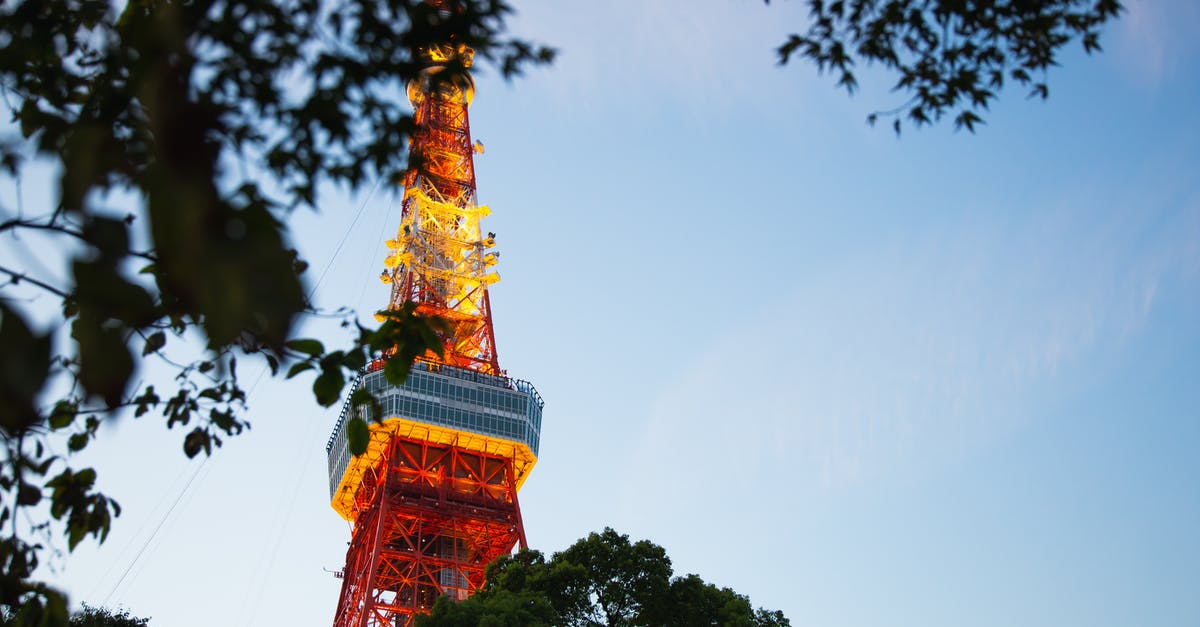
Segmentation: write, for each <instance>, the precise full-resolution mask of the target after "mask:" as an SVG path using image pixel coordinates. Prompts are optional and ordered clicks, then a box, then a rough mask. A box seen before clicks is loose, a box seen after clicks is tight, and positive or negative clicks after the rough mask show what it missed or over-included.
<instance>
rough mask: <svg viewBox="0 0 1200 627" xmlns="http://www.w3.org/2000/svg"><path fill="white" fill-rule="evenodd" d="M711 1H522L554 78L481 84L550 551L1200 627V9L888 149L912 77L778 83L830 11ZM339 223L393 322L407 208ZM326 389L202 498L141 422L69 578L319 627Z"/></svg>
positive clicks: (274, 392)
mask: <svg viewBox="0 0 1200 627" xmlns="http://www.w3.org/2000/svg"><path fill="white" fill-rule="evenodd" d="M700 4H701V6H694V5H693V4H686V5H684V4H683V3H667V2H641V3H635V2H632V1H624V0H622V1H614V2H605V3H570V5H569V6H566V5H565V4H564V3H561V2H560V3H555V2H528V3H526V2H521V3H518V9H519V10H520V15H519V16H518V17H517V19H516V20H515V21H514V23H513V27H514V29H515V31H516V32H517V33H519V34H522V35H527V36H532V37H536V38H538V39H541V40H544V41H547V42H549V43H551V44H553V45H556V46H557V47H559V48H560V50H561V55H560V57H559V59H558V60H557V61H556V63H555V64H554V66H553V67H552V68H550V69H548V70H544V71H537V72H534V73H532V74H530V75H529V76H527V77H525V78H523V79H520V80H517V81H515V82H513V83H505V82H504V81H502V80H500V79H498V78H497V77H496V76H495V74H494V72H492V73H486V70H485V73H484V74H482V75H481V76H479V77H478V83H479V85H478V89H477V96H476V100H475V104H474V106H473V108H472V110H471V113H472V127H473V131H474V134H475V137H476V138H478V139H480V140H481V141H482V142H483V143H484V144H485V145H486V147H487V150H486V153H485V154H484V155H483V156H481V157H479V158H478V159H477V172H478V182H479V196H480V199H481V201H482V202H484V203H485V204H488V205H490V206H491V208H492V211H493V213H492V215H491V216H490V217H489V218H487V219H486V221H485V228H486V229H487V230H489V231H495V232H496V233H497V235H498V237H497V240H498V248H499V250H501V251H502V257H501V263H500V266H499V271H500V273H501V275H502V277H503V280H502V281H501V282H500V283H499V284H497V285H496V286H495V287H494V288H493V290H492V302H493V307H494V309H495V327H496V334H497V342H498V348H499V355H500V361H501V365H502V366H503V367H505V368H506V369H508V371H509V373H510V374H512V375H513V376H517V377H519V378H524V379H528V380H530V381H532V382H534V383H535V384H536V385H537V386H538V388H539V390H540V392H541V394H542V396H543V397H545V398H546V400H547V405H546V413H545V419H544V427H543V439H542V446H541V453H542V456H541V458H540V462H539V465H538V467H537V468H536V469H535V470H534V472H533V474H532V475H531V477H530V479H529V481H528V482H527V483H526V486H525V488H524V490H523V491H522V494H521V498H522V507H523V512H524V519H525V522H526V529H527V533H528V536H529V538H530V541H531V543H532V544H533V546H534V547H535V548H540V549H542V550H544V551H547V552H551V551H554V550H558V549H562V548H564V547H566V546H568V545H569V544H570V543H571V542H573V541H574V540H575V539H577V538H579V537H581V536H583V535H585V534H586V533H588V532H589V531H593V530H598V529H600V528H603V527H604V526H606V525H610V526H613V527H615V528H617V529H618V530H620V531H622V532H625V533H628V534H630V535H632V536H634V537H636V538H648V539H650V540H653V541H655V542H657V543H659V544H662V545H663V546H665V547H666V548H667V550H668V552H669V554H670V555H671V557H672V559H673V561H674V564H675V568H676V572H677V573H678V574H684V573H689V572H695V573H698V574H699V575H701V576H702V577H704V578H705V579H706V580H709V581H712V582H714V583H717V584H720V585H726V586H731V587H733V588H734V589H736V590H737V591H739V592H741V593H744V594H747V595H749V596H750V597H751V600H752V601H753V602H754V603H755V604H757V605H762V606H765V607H768V608H777V609H781V610H783V611H784V612H785V613H786V614H787V615H788V616H789V617H790V618H791V620H792V623H793V624H794V625H821V626H842V625H844V626H874V625H914V626H922V627H924V626H958V625H964V624H967V625H1015V624H1020V625H1044V626H1064V625H1078V626H1088V627H1092V626H1102V625H1114V626H1116V625H1155V626H1164V627H1165V626H1194V625H1197V624H1200V595H1197V594H1196V582H1197V581H1200V479H1198V477H1200V457H1198V456H1197V455H1196V453H1195V451H1196V450H1197V445H1200V409H1197V408H1198V407H1200V374H1197V373H1200V177H1197V174H1196V173H1197V172H1200V122H1198V121H1197V120H1196V117H1195V111H1197V110H1200V87H1198V86H1197V82H1196V80H1195V78H1196V77H1197V76H1200V48H1198V46H1197V44H1196V43H1195V40H1194V37H1193V34H1194V32H1195V29H1196V27H1197V26H1200V8H1197V7H1196V5H1194V4H1193V3H1191V2H1189V1H1187V0H1174V1H1165V2H1150V1H1149V0H1130V1H1129V2H1128V5H1129V7H1128V8H1129V12H1128V13H1127V14H1126V16H1125V17H1124V18H1123V19H1122V20H1121V21H1120V22H1119V23H1117V24H1115V25H1113V26H1112V27H1111V28H1109V29H1108V30H1107V31H1106V32H1105V35H1104V38H1103V40H1102V43H1103V44H1104V46H1105V52H1104V53H1103V54H1102V55H1099V56H1094V57H1090V58H1089V57H1085V56H1083V55H1082V54H1081V53H1079V52H1078V51H1075V50H1071V51H1069V52H1067V53H1066V54H1064V55H1063V58H1062V59H1061V61H1062V67H1061V68H1059V69H1056V70H1055V71H1053V72H1051V74H1050V77H1049V78H1050V90H1051V92H1050V93H1051V97H1050V99H1049V100H1048V101H1046V102H1041V101H1033V100H1026V99H1025V98H1024V94H1022V93H1020V92H1018V91H1013V92H1009V93H1005V94H1004V95H1003V96H1002V100H1001V101H999V102H997V103H996V104H995V106H994V107H993V109H992V111H991V112H990V114H989V115H988V116H987V121H988V124H987V125H986V126H983V127H981V128H980V129H979V132H978V133H977V134H975V135H970V134H967V133H955V132H953V131H952V129H950V128H949V127H948V126H947V127H946V128H932V129H924V130H920V131H917V130H915V129H908V130H906V131H905V133H904V135H903V136H902V137H901V138H900V139H897V138H895V137H894V136H893V135H892V134H891V132H890V131H888V130H885V129H883V128H879V129H872V128H870V127H867V126H866V125H865V124H864V118H865V117H866V115H867V114H868V113H870V112H871V111H872V110H874V109H879V108H890V107H891V106H893V105H894V104H895V102H894V99H895V96H894V95H892V94H890V93H889V92H888V91H887V87H888V84H889V83H888V82H887V80H886V77H882V76H880V75H877V74H874V73H872V72H870V71H868V72H865V73H864V74H863V75H862V76H861V77H860V81H861V83H862V87H863V89H862V91H861V92H860V93H858V94H856V95H855V96H854V97H852V98H847V97H846V95H845V94H844V93H842V92H840V91H837V90H835V89H834V87H833V85H832V82H833V81H832V80H830V79H829V78H828V77H820V76H817V74H816V72H815V70H814V69H813V68H812V67H810V66H808V65H805V64H803V63H796V64H794V65H792V66H789V67H786V68H780V67H778V66H776V65H775V63H774V57H773V54H772V49H773V47H774V46H775V45H776V44H777V43H778V42H779V41H781V40H782V39H783V37H784V36H785V35H786V34H787V33H789V32H792V31H795V30H799V29H801V28H802V27H803V24H804V11H803V8H804V7H803V4H802V3H800V2H797V1H792V2H777V3H772V5H771V6H769V7H764V6H763V5H762V4H761V3H758V2H754V1H751V0H737V1H733V0H727V1H714V2H708V3H700ZM323 205H324V206H323V209H322V211H321V212H320V213H319V214H302V215H297V216H296V217H295V220H294V228H295V236H296V242H297V244H298V246H300V248H301V250H302V251H303V252H304V254H305V255H306V256H307V257H308V259H309V260H310V261H311V262H312V264H313V270H312V279H313V280H314V281H315V280H316V279H317V277H319V276H322V274H324V277H325V278H324V280H323V281H321V283H320V284H319V285H318V286H317V299H318V301H319V302H320V303H322V304H323V305H325V306H329V307H336V306H343V305H347V306H352V307H355V308H357V309H358V310H359V311H360V312H363V313H364V314H366V313H367V312H370V311H373V310H374V309H375V308H377V307H379V306H382V304H383V303H384V301H385V299H386V291H385V288H384V287H383V286H381V285H380V284H379V283H378V281H377V280H376V279H375V277H376V276H377V275H378V273H379V269H380V267H381V264H382V259H383V255H384V248H383V246H382V241H383V239H385V238H386V237H390V236H391V232H392V231H394V229H395V228H396V224H397V223H398V221H399V204H398V202H397V199H396V196H395V194H394V193H392V192H391V191H389V190H384V189H377V190H375V191H374V192H373V193H369V194H368V193H366V192H365V191H364V193H363V194H361V195H358V196H354V197H348V196H345V195H343V194H339V193H337V192H335V191H333V190H330V191H329V193H328V194H327V195H326V197H325V200H324V203H323ZM343 234H346V239H345V244H344V245H342V246H341V247H340V249H339V247H338V244H339V241H341V239H342V236H343ZM335 250H339V251H340V252H339V253H338V254H337V255H336V257H335V256H334V251H335ZM312 330H313V333H317V334H320V335H322V336H323V337H328V338H336V337H337V331H336V329H326V328H324V327H320V326H314V327H313V328H312ZM247 370H249V371H250V374H249V376H250V378H251V380H253V377H254V376H256V371H255V370H253V369H247ZM303 385H304V384H299V386H303ZM299 386H297V385H296V384H283V383H278V382H274V381H270V380H268V379H263V380H262V382H261V383H259V384H257V385H256V386H255V387H254V391H253V393H252V394H251V398H250V402H251V409H250V414H249V418H250V420H251V421H252V423H253V430H252V431H251V432H250V433H249V434H247V435H245V436H244V437H240V438H237V439H235V440H234V441H233V442H230V443H229V444H228V445H227V446H225V447H224V448H223V449H222V450H221V451H220V452H219V453H218V454H217V455H216V456H215V457H214V458H213V459H212V460H211V461H208V462H206V463H204V464H203V466H199V467H198V468H199V470H198V472H197V466H196V465H195V463H189V462H187V461H185V460H183V459H182V455H180V454H179V453H178V448H177V447H178V440H179V437H180V434H178V433H169V432H165V431H164V430H163V429H162V428H161V423H155V422H154V421H149V420H142V421H137V422H135V421H132V420H123V421H121V422H120V423H119V424H116V425H114V426H113V427H112V429H111V430H110V431H109V433H110V434H111V435H112V436H113V437H110V438H108V441H107V443H100V444H98V445H97V446H96V450H95V451H94V452H92V453H90V455H91V460H92V461H94V462H95V463H96V465H97V466H98V468H99V469H100V472H101V478H102V480H103V481H104V483H105V485H106V487H108V488H109V490H110V491H111V493H112V494H113V495H114V496H116V497H117V498H118V500H119V501H120V502H121V503H122V505H123V506H124V507H125V512H124V514H123V515H122V516H121V518H120V521H119V524H118V526H117V527H116V528H114V531H113V534H112V536H111V538H110V540H109V542H108V543H106V544H105V545H104V546H103V547H102V548H100V549H94V548H92V547H90V546H89V547H84V548H80V549H78V550H77V551H76V553H75V555H73V556H71V558H70V559H69V560H65V561H64V560H57V561H56V564H55V568H56V574H55V575H54V578H55V580H56V581H57V582H58V583H60V584H61V585H64V586H66V587H67V588H68V589H69V590H70V591H71V593H72V595H73V598H74V599H75V600H86V601H89V602H91V603H107V604H109V605H115V604H122V605H125V606H127V607H129V608H130V609H132V610H133V611H134V613H135V614H138V615H143V616H152V617H153V618H154V621H153V623H152V624H155V625H164V626H167V625H169V626H171V627H189V626H200V625H206V626H207V625H214V624H230V625H275V624H280V625H282V624H288V625H313V626H318V625H326V624H328V623H329V622H330V619H331V616H332V613H333V610H334V607H335V605H336V602H337V594H338V585H339V581H338V580H336V579H334V578H333V577H332V576H331V575H330V574H328V573H327V572H325V571H324V570H323V569H330V570H332V569H337V568H340V567H341V565H342V560H343V556H344V551H345V548H346V544H345V543H346V541H347V540H348V539H349V530H348V528H347V526H346V524H345V523H344V522H342V521H341V520H340V519H339V518H338V516H337V515H336V514H335V513H334V512H333V511H332V510H331V509H330V508H329V506H328V499H327V491H326V487H325V486H326V484H325V478H324V474H325V470H324V450H323V447H324V443H325V439H326V437H327V436H328V432H329V430H330V428H331V426H332V424H333V422H334V420H335V419H336V409H334V410H329V411H324V410H319V409H317V408H316V407H315V405H314V403H312V402H311V397H309V396H308V395H307V393H306V392H304V391H303V390H302V389H301V387H299ZM173 504H174V509H171V508H172V505H173ZM168 511H169V512H170V513H169V515H168V514H167V512H168ZM156 529H157V532H156V533H155V530H156ZM151 537H152V538H153V539H152V540H151V541H149V542H147V539H148V538H151ZM139 553H140V555H139ZM135 557H136V560H135ZM130 564H132V566H130ZM127 570H128V572H127V574H126V571H127ZM123 574H124V578H123V579H122V575H123ZM118 582H119V583H118Z"/></svg>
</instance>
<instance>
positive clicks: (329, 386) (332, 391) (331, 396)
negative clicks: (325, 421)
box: [313, 368, 346, 407]
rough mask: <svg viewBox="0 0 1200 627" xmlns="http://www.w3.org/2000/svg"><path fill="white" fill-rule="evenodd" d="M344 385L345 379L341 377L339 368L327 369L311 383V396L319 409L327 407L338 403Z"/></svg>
mask: <svg viewBox="0 0 1200 627" xmlns="http://www.w3.org/2000/svg"><path fill="white" fill-rule="evenodd" d="M345 385H346V379H345V377H343V376H342V370H341V368H329V369H327V370H324V371H322V372H321V374H320V376H318V377H317V378H316V380H314V381H313V395H315V396H316V397H317V403H319V404H320V405H321V407H329V406H330V405H333V404H334V403H336V402H337V401H338V397H340V396H341V395H342V388H343V387H345Z"/></svg>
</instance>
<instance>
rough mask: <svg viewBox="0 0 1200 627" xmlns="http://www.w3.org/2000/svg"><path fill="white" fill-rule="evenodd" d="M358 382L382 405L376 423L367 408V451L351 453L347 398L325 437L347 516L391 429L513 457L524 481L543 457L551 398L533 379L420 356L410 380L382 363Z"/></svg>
mask: <svg viewBox="0 0 1200 627" xmlns="http://www.w3.org/2000/svg"><path fill="white" fill-rule="evenodd" d="M360 385H363V386H366V388H367V390H369V391H370V392H371V393H372V394H373V395H374V396H375V398H376V399H377V400H378V401H379V404H380V406H381V407H382V409H383V420H381V421H380V422H378V423H375V422H372V421H371V420H370V418H369V417H367V416H366V415H365V413H364V414H363V418H364V420H366V421H367V424H368V426H369V428H370V431H371V441H370V444H369V445H368V447H367V451H366V453H364V454H362V455H360V456H358V457H354V456H353V455H351V454H350V446H349V442H348V440H347V439H346V423H347V422H348V421H349V420H350V419H351V418H352V417H353V414H352V412H353V411H354V408H353V407H351V406H350V404H349V401H347V402H346V403H345V404H344V405H343V406H342V412H341V415H340V416H339V417H338V421H337V424H336V425H334V428H333V433H332V434H331V435H330V436H329V441H328V442H327V443H326V445H325V452H326V453H327V454H328V464H329V497H330V499H331V501H332V503H331V504H332V506H333V508H334V509H335V510H337V511H338V513H339V514H341V516H342V517H343V518H345V519H346V520H350V521H353V520H354V519H355V518H356V517H357V515H358V510H359V509H360V506H358V505H356V499H355V495H356V492H357V490H358V486H359V484H360V483H361V481H362V478H363V473H365V472H366V471H367V470H368V469H370V468H373V467H375V466H376V465H377V464H378V463H379V461H380V460H381V459H382V458H383V457H384V449H385V448H386V446H387V441H388V440H389V439H390V437H391V436H392V435H399V436H402V437H417V438H420V439H423V440H427V441H429V442H433V443H440V444H453V445H455V446H458V447H460V448H463V449H467V450H471V451H476V452H479V453H483V454H487V455H494V456H498V457H504V458H508V459H511V460H512V462H513V472H514V474H515V480H516V484H517V487H518V488H519V487H520V485H521V484H522V483H524V480H525V477H526V476H527V475H528V474H529V471H530V470H532V469H533V466H534V464H535V463H536V462H537V454H538V443H539V440H540V437H541V430H542V408H543V407H544V406H545V403H544V402H543V401H542V397H541V396H540V395H539V394H538V392H537V390H536V389H535V388H534V387H533V385H532V384H530V383H529V382H527V381H522V380H519V379H513V378H510V377H507V376H497V375H490V374H485V373H482V372H477V371H474V370H468V369H465V368H456V367H454V366H446V365H439V364H430V363H427V362H423V361H418V362H416V363H414V364H413V367H412V371H411V372H409V375H408V379H407V380H406V381H405V382H404V385H399V386H396V385H392V384H390V383H388V381H387V379H386V378H385V377H384V374H383V370H382V369H380V370H375V371H374V372H367V373H366V374H363V375H360V376H359V378H358V379H357V380H356V381H355V382H354V384H353V387H352V388H351V390H350V392H351V393H352V392H353V391H354V390H355V389H357V387H358V386H360ZM348 397H349V394H347V398H348ZM366 410H367V408H361V409H360V410H359V411H361V412H365V411H366Z"/></svg>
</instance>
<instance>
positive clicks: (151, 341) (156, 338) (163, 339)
mask: <svg viewBox="0 0 1200 627" xmlns="http://www.w3.org/2000/svg"><path fill="white" fill-rule="evenodd" d="M166 343H167V336H166V334H164V333H163V332H162V331H159V332H157V333H154V334H152V335H151V336H150V337H148V338H146V345H145V346H143V347H142V357H145V356H146V355H149V354H150V353H153V352H155V351H157V350H158V349H160V348H162V347H163V346H164V345H165V344H166Z"/></svg>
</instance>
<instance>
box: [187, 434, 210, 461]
mask: <svg viewBox="0 0 1200 627" xmlns="http://www.w3.org/2000/svg"><path fill="white" fill-rule="evenodd" d="M201 450H203V451H204V452H205V453H212V444H211V442H210V441H209V437H208V433H207V432H206V431H204V429H203V428H201V427H196V428H195V429H192V430H191V432H190V433H188V434H187V436H186V437H184V438H183V454H184V455H187V456H188V459H191V458H193V457H195V456H196V455H198V454H199V453H200V451H201Z"/></svg>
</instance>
